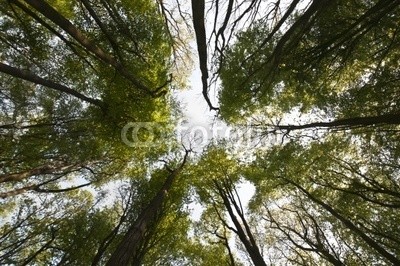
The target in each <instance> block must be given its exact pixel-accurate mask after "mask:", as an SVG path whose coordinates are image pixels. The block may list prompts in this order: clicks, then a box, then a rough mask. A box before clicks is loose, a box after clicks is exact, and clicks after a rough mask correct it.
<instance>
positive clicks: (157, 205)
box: [106, 151, 189, 266]
mask: <svg viewBox="0 0 400 266" xmlns="http://www.w3.org/2000/svg"><path fill="white" fill-rule="evenodd" d="M188 154H189V151H186V153H185V156H184V158H183V161H182V163H181V164H180V165H179V167H178V168H176V169H174V170H170V174H169V175H168V176H167V178H166V179H165V182H164V184H163V185H162V187H161V188H160V190H159V191H158V192H157V194H156V195H155V196H154V198H153V199H152V200H151V201H150V203H149V204H148V205H147V207H146V208H145V209H144V210H143V211H142V212H141V213H140V215H139V217H138V218H137V219H136V221H135V222H134V223H133V224H132V225H131V227H130V228H129V230H128V232H127V233H126V234H125V236H124V237H123V239H122V241H121V242H120V243H119V245H118V246H117V249H116V250H115V251H114V252H113V254H112V255H111V257H110V259H109V260H108V262H107V264H106V265H108V266H120V265H129V264H130V263H132V260H133V259H134V258H135V257H136V255H137V253H138V251H139V247H140V246H141V244H142V243H143V241H145V240H146V239H145V237H146V233H147V232H148V231H149V229H150V228H151V227H152V226H154V225H155V224H156V223H157V221H158V220H159V217H160V214H161V213H162V211H163V208H164V202H165V199H166V197H167V195H168V191H169V190H170V189H171V187H172V184H173V182H174V180H175V179H176V177H177V176H178V175H179V173H180V172H181V170H182V168H183V167H184V165H185V163H186V160H187V156H188Z"/></svg>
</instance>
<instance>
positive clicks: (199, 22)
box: [192, 0, 219, 111]
mask: <svg viewBox="0 0 400 266" xmlns="http://www.w3.org/2000/svg"><path fill="white" fill-rule="evenodd" d="M204 9H205V3H204V0H192V16H193V28H194V31H195V33H196V43H197V50H198V53H199V62H200V71H201V81H202V83H203V97H204V99H205V100H206V102H207V104H208V106H209V107H210V110H216V111H218V110H219V109H218V108H216V107H214V106H213V105H212V103H211V101H210V98H209V96H208V81H207V80H208V69H207V39H206V29H205V26H204Z"/></svg>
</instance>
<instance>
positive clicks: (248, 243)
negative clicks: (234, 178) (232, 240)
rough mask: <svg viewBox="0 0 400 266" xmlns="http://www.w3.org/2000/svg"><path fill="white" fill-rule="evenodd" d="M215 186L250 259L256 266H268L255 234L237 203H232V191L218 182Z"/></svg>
mask: <svg viewBox="0 0 400 266" xmlns="http://www.w3.org/2000/svg"><path fill="white" fill-rule="evenodd" d="M214 184H215V186H216V188H217V190H218V194H219V195H220V197H221V198H222V200H223V202H224V205H225V208H226V209H227V211H228V214H229V216H230V218H231V220H232V222H233V224H234V225H235V227H236V231H235V233H236V234H237V235H238V237H239V239H240V241H241V242H242V243H243V245H244V246H245V248H246V250H247V253H248V254H249V255H250V258H251V260H252V261H253V263H254V265H255V266H266V265H267V264H266V263H265V261H264V258H263V257H262V255H261V253H260V250H259V248H258V246H257V243H256V242H255V240H254V237H253V234H252V232H251V231H250V227H249V225H248V224H247V221H246V220H245V218H244V214H243V213H241V211H240V209H239V208H238V206H237V203H236V202H232V203H231V201H234V199H233V198H232V197H230V196H229V195H228V194H227V193H230V191H226V190H228V189H229V188H228V187H227V186H224V185H222V186H221V185H220V184H218V183H217V181H215V182H214ZM232 204H233V205H234V207H235V209H236V211H237V213H238V214H239V216H240V218H241V222H240V221H239V219H238V218H237V217H236V215H235V212H234V210H233V209H232ZM242 224H243V225H242ZM243 226H244V228H243Z"/></svg>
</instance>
